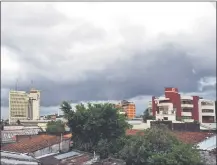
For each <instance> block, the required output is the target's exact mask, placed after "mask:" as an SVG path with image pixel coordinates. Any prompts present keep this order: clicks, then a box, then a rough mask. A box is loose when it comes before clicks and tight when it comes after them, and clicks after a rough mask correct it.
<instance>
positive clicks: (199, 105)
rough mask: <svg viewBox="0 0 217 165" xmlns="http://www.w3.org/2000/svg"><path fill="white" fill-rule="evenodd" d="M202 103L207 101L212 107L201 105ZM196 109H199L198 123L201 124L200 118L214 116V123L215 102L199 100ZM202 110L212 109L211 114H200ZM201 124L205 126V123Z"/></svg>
mask: <svg viewBox="0 0 217 165" xmlns="http://www.w3.org/2000/svg"><path fill="white" fill-rule="evenodd" d="M202 101H209V102H211V103H212V104H213V105H201V102H202ZM198 109H199V122H200V123H202V116H214V120H215V122H216V117H215V114H216V113H215V111H216V109H215V101H211V100H205V99H200V100H199V102H198ZM202 109H213V110H214V111H213V113H202ZM202 124H206V123H202Z"/></svg>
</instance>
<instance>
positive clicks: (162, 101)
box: [159, 100, 171, 104]
mask: <svg viewBox="0 0 217 165" xmlns="http://www.w3.org/2000/svg"><path fill="white" fill-rule="evenodd" d="M160 103H171V101H170V100H159V104H160Z"/></svg>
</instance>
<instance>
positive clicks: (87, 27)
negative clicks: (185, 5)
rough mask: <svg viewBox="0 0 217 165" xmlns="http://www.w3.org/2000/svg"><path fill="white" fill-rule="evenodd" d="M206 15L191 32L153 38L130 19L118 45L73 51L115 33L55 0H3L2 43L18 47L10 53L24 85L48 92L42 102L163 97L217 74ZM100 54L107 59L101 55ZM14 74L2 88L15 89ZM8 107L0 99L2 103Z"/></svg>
mask: <svg viewBox="0 0 217 165" xmlns="http://www.w3.org/2000/svg"><path fill="white" fill-rule="evenodd" d="M24 9H25V10H24ZM12 10H13V12H11V11H12ZM9 13H10V14H9ZM201 19H202V20H203V21H202V22H197V23H196V25H195V26H196V27H197V28H195V29H194V32H192V33H190V34H188V33H187V32H182V33H178V34H176V35H169V34H161V35H158V37H157V38H156V39H154V40H150V41H147V40H146V30H145V27H140V26H135V25H130V24H129V26H127V27H126V26H124V27H120V29H119V31H120V35H121V38H122V42H121V43H120V44H117V45H115V46H113V47H112V48H109V46H108V47H102V48H100V49H97V50H96V51H92V50H91V49H90V50H88V51H86V52H82V53H81V52H74V53H72V52H71V49H74V50H75V49H76V48H77V47H78V46H81V45H82V44H85V45H88V44H89V45H97V44H98V45H100V44H101V43H103V42H104V41H106V40H107V39H108V38H109V35H112V34H110V33H109V32H108V31H106V30H105V29H103V28H101V27H99V26H97V25H96V24H93V23H91V21H87V20H82V19H78V18H76V16H75V17H74V19H71V18H70V19H69V18H68V17H67V16H65V15H63V14H61V13H59V12H58V11H57V10H56V9H55V8H53V7H52V6H51V5H45V6H44V7H41V6H40V5H37V6H36V7H33V6H29V5H27V6H25V5H24V6H23V5H18V6H17V5H16V6H15V5H12V6H11V5H4V4H3V5H2V46H4V47H5V48H7V49H9V50H11V51H13V52H14V54H13V56H14V57H12V55H11V58H14V59H17V61H18V62H19V64H20V66H21V68H22V69H21V71H20V72H19V74H20V75H19V76H18V78H19V84H18V85H19V89H25V90H27V89H29V88H30V81H31V80H33V81H34V86H35V87H36V88H38V89H40V90H41V91H42V97H41V98H42V105H43V106H55V105H58V104H59V103H60V102H61V101H62V100H73V101H74V102H76V101H81V100H82V101H90V100H120V99H129V98H133V97H137V96H139V95H161V94H162V93H163V88H164V87H167V86H173V87H178V88H179V89H180V90H181V91H182V92H195V91H197V90H198V81H199V80H200V79H201V78H203V77H215V76H216V71H215V65H216V62H215V61H216V60H215V58H216V57H215V53H216V52H215V45H216V37H215V36H216V30H215V28H216V27H215V26H214V25H215V23H213V21H215V20H210V18H206V17H204V18H201ZM64 25H65V26H64ZM99 47H100V46H99ZM96 54H98V56H97V57H98V58H101V59H102V58H103V57H105V59H104V60H98V61H97V60H95V59H94V58H95V55H96ZM115 55H116V56H115ZM78 57H79V58H80V57H82V58H81V59H82V60H78ZM89 61H90V62H92V63H91V65H88V62H89ZM93 61H95V62H93ZM83 68H88V69H83ZM16 76H17V75H15V77H16ZM16 78H17V77H16ZM16 78H14V80H13V81H6V79H4V78H3V79H2V88H5V89H11V88H14V84H15V81H16ZM206 88H207V90H210V88H209V87H206ZM206 88H204V89H203V90H206ZM7 104H8V101H7V97H2V105H3V106H7Z"/></svg>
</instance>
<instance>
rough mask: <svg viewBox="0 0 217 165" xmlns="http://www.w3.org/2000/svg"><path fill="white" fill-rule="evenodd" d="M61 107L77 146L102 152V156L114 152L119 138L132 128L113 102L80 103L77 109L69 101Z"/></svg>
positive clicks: (85, 149)
mask: <svg viewBox="0 0 217 165" xmlns="http://www.w3.org/2000/svg"><path fill="white" fill-rule="evenodd" d="M61 109H62V111H63V113H64V116H65V118H66V119H68V125H69V127H70V128H71V132H72V135H73V136H72V140H73V145H74V147H75V148H77V149H80V150H84V151H89V152H93V151H96V152H97V153H100V156H101V157H103V158H104V157H107V156H108V155H110V154H111V153H112V154H114V153H115V152H117V151H115V150H116V148H115V147H111V145H116V143H118V141H119V138H120V137H122V136H123V135H125V131H126V129H128V128H130V126H129V124H128V123H127V122H126V117H125V116H124V115H120V114H119V113H118V108H116V107H115V106H114V105H113V104H109V103H106V104H90V103H89V104H88V105H87V106H84V105H83V104H79V105H77V106H76V107H75V111H73V110H72V108H71V106H70V104H69V103H67V102H63V103H62V104H61Z"/></svg>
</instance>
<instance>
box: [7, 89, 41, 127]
mask: <svg viewBox="0 0 217 165" xmlns="http://www.w3.org/2000/svg"><path fill="white" fill-rule="evenodd" d="M39 109H40V91H38V90H34V89H32V90H30V93H26V92H25V91H13V90H12V91H10V93H9V123H10V124H11V123H15V122H16V121H17V120H37V119H39Z"/></svg>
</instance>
